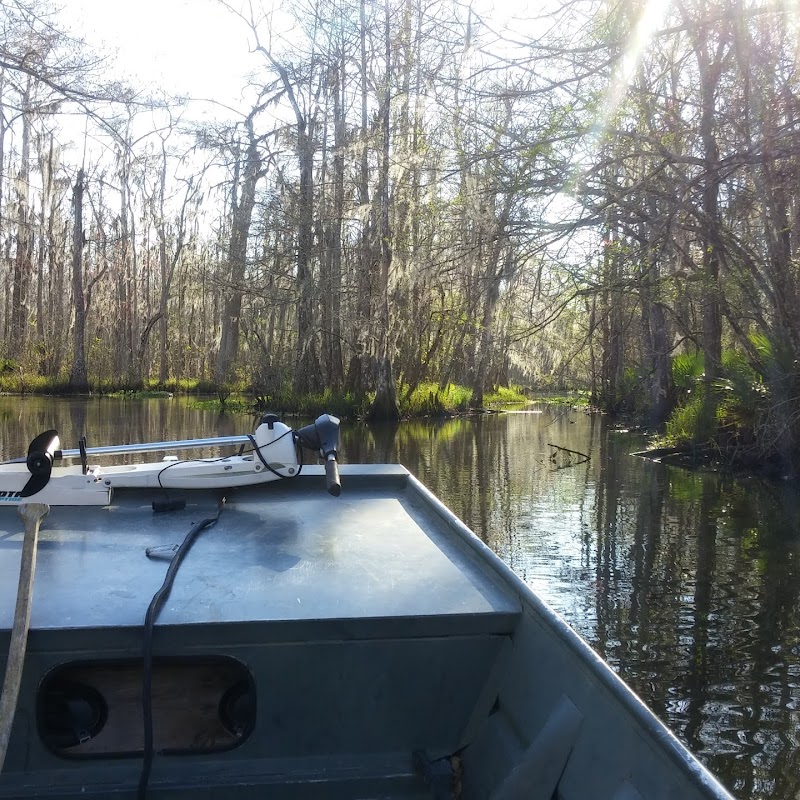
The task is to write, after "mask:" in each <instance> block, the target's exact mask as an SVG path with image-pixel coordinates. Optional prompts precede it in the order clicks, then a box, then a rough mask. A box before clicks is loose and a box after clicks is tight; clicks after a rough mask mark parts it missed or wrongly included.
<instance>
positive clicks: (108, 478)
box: [0, 414, 342, 506]
mask: <svg viewBox="0 0 800 800" xmlns="http://www.w3.org/2000/svg"><path fill="white" fill-rule="evenodd" d="M234 444H236V445H242V449H241V450H240V451H239V454H238V455H234V456H223V457H221V458H195V459H186V460H180V459H178V458H177V457H176V456H172V455H170V456H166V457H165V458H164V459H163V460H161V461H149V462H143V463H140V464H134V465H120V466H107V467H106V466H103V467H101V466H98V465H94V466H89V465H88V463H87V457H88V456H90V455H98V456H100V455H113V454H117V453H146V452H155V451H168V452H169V451H175V450H183V449H188V448H198V447H224V446H229V445H234ZM248 444H249V445H250V446H251V450H250V451H249V452H247V451H246V450H245V449H244V448H245V446H247V445H248ZM338 446H339V420H338V419H337V418H336V417H334V416H333V415H331V414H323V415H322V416H320V417H318V418H317V419H316V420H315V421H314V422H313V423H312V424H311V425H306V426H305V427H303V428H300V429H299V430H296V431H295V430H293V429H292V428H290V427H289V426H288V425H285V424H284V423H283V422H281V421H280V420H279V419H278V417H277V416H276V415H275V414H265V415H264V416H263V417H262V418H261V421H260V423H259V425H258V427H257V428H256V430H255V432H254V433H253V434H247V435H244V436H219V437H215V438H210V439H187V440H183V441H172V442H144V443H142V444H130V445H111V446H105V447H86V444H85V441H84V440H82V441H81V446H80V448H79V449H77V450H61V449H60V447H61V443H60V440H59V437H58V433H57V432H56V431H55V430H49V431H45V432H44V433H41V434H39V435H38V436H37V437H36V438H35V439H34V440H33V441H32V442H31V443H30V446H29V447H28V455H27V456H26V457H23V458H18V459H12V460H11V461H6V462H4V463H3V464H0V506H2V505H8V504H10V503H21V502H25V501H26V498H28V497H32V496H34V495H35V496H36V498H37V499H38V500H40V501H41V502H47V503H49V504H51V505H53V504H54V505H106V504H107V503H109V502H110V499H111V492H112V491H115V490H117V489H148V488H150V489H152V488H158V489H227V488H234V487H240V486H254V485H257V484H262V483H267V482H269V481H273V480H278V479H281V478H294V477H297V475H299V474H300V471H301V469H302V458H301V454H300V452H299V451H300V448H305V449H307V450H312V451H314V452H316V453H317V454H318V456H319V457H320V458H321V459H322V460H323V461H324V463H325V479H326V481H325V483H326V488H327V490H328V492H329V494H331V495H333V496H334V497H338V496H339V495H340V493H341V491H342V485H341V482H340V480H339V468H338V466H337V463H336V458H337V451H338ZM62 458H63V459H70V458H80V461H81V465H80V466H79V467H78V466H76V467H70V466H67V467H58V468H54V466H53V464H54V462H55V461H57V460H59V459H62ZM23 463H24V465H25V466H24V467H22V466H21V465H22V464H23ZM18 465H19V466H18Z"/></svg>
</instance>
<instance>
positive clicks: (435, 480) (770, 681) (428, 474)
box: [0, 397, 800, 800]
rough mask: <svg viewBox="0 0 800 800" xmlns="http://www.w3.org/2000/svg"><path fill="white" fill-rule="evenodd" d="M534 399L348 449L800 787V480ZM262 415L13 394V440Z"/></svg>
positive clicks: (730, 769) (771, 779) (685, 723)
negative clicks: (645, 452) (658, 450)
mask: <svg viewBox="0 0 800 800" xmlns="http://www.w3.org/2000/svg"><path fill="white" fill-rule="evenodd" d="M533 412H534V413H510V414H500V415H491V416H485V417H480V418H476V419H455V420H448V421H443V422H428V421H421V422H406V423H403V424H401V425H400V426H397V427H379V428H376V427H367V426H366V425H350V426H346V427H345V428H344V430H343V443H342V452H341V456H342V459H341V460H342V461H345V462H347V461H350V462H356V461H366V462H387V461H399V462H401V463H403V464H405V465H406V466H407V467H408V468H409V469H410V470H411V471H412V472H413V473H415V474H416V475H417V476H418V477H419V478H420V479H421V480H422V481H423V482H424V483H425V484H426V485H427V486H428V487H429V488H430V489H431V490H432V491H433V492H434V493H435V494H437V495H438V496H439V497H441V498H442V500H443V501H444V502H445V503H446V504H447V505H448V506H450V508H452V509H453V511H455V512H456V513H457V514H458V515H459V516H460V517H461V518H462V519H464V520H465V522H466V523H467V524H468V525H469V526H470V527H471V528H472V529H473V530H474V531H475V532H476V533H477V534H478V535H480V536H481V537H482V538H483V539H484V540H485V541H486V542H487V543H488V544H489V545H490V546H491V547H492V548H493V549H494V550H495V551H496V552H497V553H498V554H499V555H500V556H501V557H502V558H503V559H504V560H505V561H506V562H507V563H508V564H509V565H510V566H511V567H512V568H513V569H514V570H515V571H516V572H517V573H518V574H519V575H520V576H522V578H524V579H525V580H526V581H527V582H528V583H529V584H530V585H531V586H532V587H533V588H534V589H535V590H536V591H537V592H538V593H539V594H540V595H541V596H542V597H543V598H544V599H545V600H546V601H547V602H548V603H550V604H551V605H552V606H553V607H554V608H555V609H556V610H557V611H558V612H559V613H560V614H561V615H562V616H563V617H564V618H565V619H566V620H567V621H568V622H569V623H570V625H572V626H573V627H574V628H575V629H576V630H577V631H578V632H579V633H580V634H581V635H582V636H583V637H584V638H585V639H586V640H587V641H588V642H589V643H590V644H591V645H592V646H593V647H594V648H595V649H596V650H597V651H598V652H599V653H600V654H601V655H602V656H603V657H604V658H605V659H606V660H607V661H608V662H609V663H610V664H611V665H612V666H613V667H614V669H615V670H616V671H617V672H618V673H619V674H620V675H621V676H622V677H623V678H624V679H625V680H626V681H627V683H628V684H629V685H630V686H632V687H633V688H634V690H635V691H636V692H638V693H639V695H640V696H641V697H642V698H643V699H644V700H645V702H646V703H647V704H648V705H649V706H650V707H651V708H652V709H653V710H654V711H655V713H656V714H657V715H658V716H659V717H661V719H663V720H664V721H665V722H666V723H667V724H668V725H669V727H670V728H671V729H672V730H673V731H674V732H675V733H676V734H677V735H678V737H679V738H680V739H681V740H682V741H684V742H685V743H686V744H687V745H688V746H689V748H690V749H691V750H692V751H693V752H695V753H696V754H697V755H699V757H700V758H701V759H702V760H703V762H704V763H705V764H706V765H707V766H708V767H709V768H710V769H711V770H712V771H713V772H714V773H715V774H716V775H717V776H718V777H719V778H720V779H721V780H722V781H723V783H725V784H726V785H727V786H728V788H729V789H730V790H731V791H732V792H733V793H734V794H735V795H736V796H737V797H740V798H767V797H769V798H774V799H775V800H790V798H792V799H794V798H797V797H798V796H800V727H799V726H800V491H798V487H797V486H796V485H776V484H765V483H762V482H760V481H758V480H755V479H752V480H741V479H739V480H733V479H726V478H722V477H719V476H717V475H712V474H704V473H693V472H687V471H684V470H680V469H677V468H671V467H665V466H661V465H658V464H652V463H649V462H645V461H643V460H641V459H638V458H635V457H632V456H630V455H629V454H630V453H631V452H633V451H635V450H637V449H641V447H642V446H643V445H644V442H643V441H642V440H641V439H639V438H637V437H636V436H633V435H630V434H624V433H618V432H615V431H612V430H611V429H610V427H609V425H608V423H607V421H606V420H605V419H604V418H602V417H599V416H588V415H585V414H583V413H580V412H574V411H563V410H561V409H555V408H535V409H533ZM253 422H254V420H251V419H249V418H248V417H246V416H231V415H223V416H220V415H218V414H216V413H212V412H207V411H201V410H197V409H193V408H191V407H190V405H189V404H188V403H187V402H186V401H185V400H182V399H173V400H136V401H124V400H111V399H91V400H52V399H44V398H22V399H21V398H7V397H4V398H0V457H13V456H18V455H24V453H25V452H26V449H27V445H28V442H29V441H30V440H31V439H32V438H33V437H34V436H35V435H36V434H37V433H39V432H41V431H43V430H46V429H48V428H51V427H54V428H57V429H58V430H59V432H60V433H61V436H62V442H63V445H64V447H75V446H77V439H78V437H79V436H80V435H82V434H86V435H87V437H88V439H89V442H88V443H89V446H94V445H107V444H122V443H129V442H144V441H160V440H168V439H191V438H205V437H209V436H221V435H229V434H233V433H247V432H249V431H250V430H251V429H252V425H253ZM289 424H290V425H293V424H296V423H294V422H292V421H289ZM551 444H552V445H557V446H558V447H561V448H568V449H571V450H575V451H579V452H581V453H585V454H587V455H589V456H590V460H589V461H588V462H587V463H583V464H577V463H575V462H576V460H577V459H575V458H574V457H573V459H572V460H569V459H568V458H567V457H566V454H565V453H564V452H563V451H556V450H555V449H554V448H553V447H550V445H551ZM211 454H212V453H204V455H211ZM553 454H555V457H554V459H552V458H551V456H552V455H553ZM346 490H347V489H346V485H345V487H344V489H343V491H346Z"/></svg>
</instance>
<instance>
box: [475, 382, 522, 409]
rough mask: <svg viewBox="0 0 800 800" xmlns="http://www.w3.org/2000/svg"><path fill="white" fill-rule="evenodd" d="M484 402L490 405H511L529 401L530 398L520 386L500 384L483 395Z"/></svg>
mask: <svg viewBox="0 0 800 800" xmlns="http://www.w3.org/2000/svg"><path fill="white" fill-rule="evenodd" d="M483 401H484V403H485V404H486V405H487V406H489V407H494V406H509V405H517V404H519V403H527V402H528V398H527V397H526V396H525V395H524V394H523V393H522V390H521V389H520V387H519V386H498V387H497V388H495V389H493V390H492V391H491V392H487V393H486V394H485V395H484V396H483Z"/></svg>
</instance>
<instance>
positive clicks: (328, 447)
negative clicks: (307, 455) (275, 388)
mask: <svg viewBox="0 0 800 800" xmlns="http://www.w3.org/2000/svg"><path fill="white" fill-rule="evenodd" d="M294 435H295V437H296V438H297V441H298V442H299V443H300V444H301V445H303V447H305V448H307V449H308V450H316V451H317V452H318V453H319V456H320V458H322V460H323V461H324V462H325V485H326V488H327V489H328V494H332V495H333V496H334V497H338V496H339V495H340V494H341V491H342V484H341V481H340V480H339V466H338V464H337V463H336V456H337V449H338V446H339V418H338V417H334V416H333V415H332V414H322V415H321V416H319V417H317V418H316V419H315V420H314V422H312V423H311V424H310V425H306V426H305V427H304V428H300V430H299V431H295V434H294Z"/></svg>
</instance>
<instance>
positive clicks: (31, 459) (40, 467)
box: [19, 430, 61, 497]
mask: <svg viewBox="0 0 800 800" xmlns="http://www.w3.org/2000/svg"><path fill="white" fill-rule="evenodd" d="M60 457H61V439H59V438H58V431H56V430H50V431H45V432H44V433H40V434H39V435H38V436H37V437H36V438H35V439H34V440H33V441H32V442H31V443H30V445H28V456H27V458H26V459H25V465H26V466H27V467H28V472H30V473H31V477H30V478H29V479H28V482H27V483H26V484H25V486H24V488H23V489H22V491H21V492H20V493H19V496H20V497H30V496H31V495H34V494H36V493H37V492H41V491H42V489H44V487H45V486H47V482H48V481H49V480H50V473H51V472H52V471H53V461H55V460H56V459H57V458H60Z"/></svg>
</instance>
